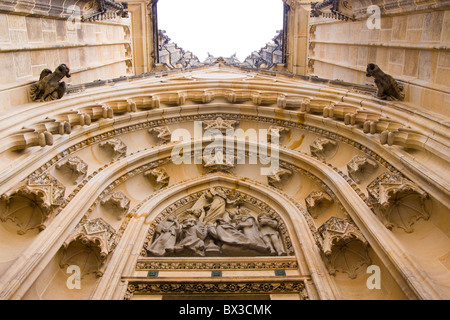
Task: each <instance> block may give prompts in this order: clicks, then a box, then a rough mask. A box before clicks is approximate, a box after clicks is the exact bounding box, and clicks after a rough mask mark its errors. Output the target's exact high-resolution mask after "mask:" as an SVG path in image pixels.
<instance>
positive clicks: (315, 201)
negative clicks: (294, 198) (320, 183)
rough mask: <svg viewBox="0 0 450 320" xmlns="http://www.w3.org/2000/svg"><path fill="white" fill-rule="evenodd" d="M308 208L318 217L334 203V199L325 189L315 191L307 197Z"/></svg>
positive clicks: (313, 215) (312, 214) (314, 216)
mask: <svg viewBox="0 0 450 320" xmlns="http://www.w3.org/2000/svg"><path fill="white" fill-rule="evenodd" d="M305 203H306V208H307V209H308V212H309V213H310V214H311V216H312V217H313V218H314V219H316V218H317V217H318V215H319V213H320V212H321V211H322V210H323V209H324V208H327V207H329V206H330V205H331V204H332V203H333V199H332V198H331V197H330V196H329V195H328V194H326V193H325V192H323V191H313V192H311V193H310V194H309V195H308V196H307V197H306V198H305Z"/></svg>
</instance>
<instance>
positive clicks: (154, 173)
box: [144, 168, 170, 189]
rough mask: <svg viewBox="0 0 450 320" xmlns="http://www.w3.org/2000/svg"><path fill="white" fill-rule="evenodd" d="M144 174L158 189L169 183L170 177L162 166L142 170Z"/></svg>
mask: <svg viewBox="0 0 450 320" xmlns="http://www.w3.org/2000/svg"><path fill="white" fill-rule="evenodd" d="M144 176H146V177H147V179H148V180H149V181H150V183H152V184H153V185H154V186H156V187H157V188H158V189H161V188H164V187H167V186H168V185H169V180H170V177H169V175H168V174H167V171H166V169H164V168H154V169H150V170H147V171H145V172H144Z"/></svg>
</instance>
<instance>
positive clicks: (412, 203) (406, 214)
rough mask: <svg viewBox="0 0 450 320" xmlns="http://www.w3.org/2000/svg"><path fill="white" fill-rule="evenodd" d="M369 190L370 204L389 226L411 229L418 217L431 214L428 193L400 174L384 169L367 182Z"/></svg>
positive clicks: (427, 216) (422, 217)
mask: <svg viewBox="0 0 450 320" xmlns="http://www.w3.org/2000/svg"><path fill="white" fill-rule="evenodd" d="M367 191H368V193H369V198H368V200H367V202H368V204H369V206H371V207H372V208H373V210H374V212H375V214H377V216H378V217H379V218H380V219H381V221H382V222H383V223H384V225H385V226H386V227H387V228H388V229H392V228H393V227H396V228H401V229H403V230H404V231H405V232H408V233H411V232H413V231H414V228H413V225H414V224H415V223H416V222H417V221H418V220H420V219H424V220H428V219H429V217H430V214H429V212H428V211H427V209H426V207H425V201H426V200H427V199H429V195H428V193H426V192H425V191H423V190H422V189H421V188H419V187H418V186H416V185H415V184H413V183H412V182H411V181H409V180H408V179H406V178H403V177H402V176H401V175H400V174H391V173H383V174H382V175H381V176H379V177H378V178H376V179H375V180H374V181H373V182H371V183H370V184H369V185H368V186H367Z"/></svg>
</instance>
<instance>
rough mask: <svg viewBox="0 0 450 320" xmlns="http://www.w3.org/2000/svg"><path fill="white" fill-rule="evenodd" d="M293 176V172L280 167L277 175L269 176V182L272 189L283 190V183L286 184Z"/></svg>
mask: <svg viewBox="0 0 450 320" xmlns="http://www.w3.org/2000/svg"><path fill="white" fill-rule="evenodd" d="M291 176H292V171H291V170H289V169H286V168H281V167H280V168H278V170H277V171H276V172H275V173H273V174H271V175H268V176H267V182H268V183H269V185H271V186H272V187H275V188H281V185H282V184H283V182H285V181H286V180H287V179H289V177H291Z"/></svg>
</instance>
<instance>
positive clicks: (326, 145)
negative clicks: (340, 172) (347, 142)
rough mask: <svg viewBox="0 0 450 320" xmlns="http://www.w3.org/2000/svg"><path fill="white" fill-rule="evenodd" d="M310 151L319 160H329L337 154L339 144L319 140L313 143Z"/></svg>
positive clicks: (327, 140) (323, 139) (324, 139)
mask: <svg viewBox="0 0 450 320" xmlns="http://www.w3.org/2000/svg"><path fill="white" fill-rule="evenodd" d="M309 149H310V151H311V154H312V155H313V156H315V157H317V158H319V159H328V158H332V157H333V156H334V155H335V154H336V152H337V150H338V144H337V142H336V141H333V140H330V139H327V138H318V139H316V140H314V141H313V142H312V143H311V145H310V146H309Z"/></svg>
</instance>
